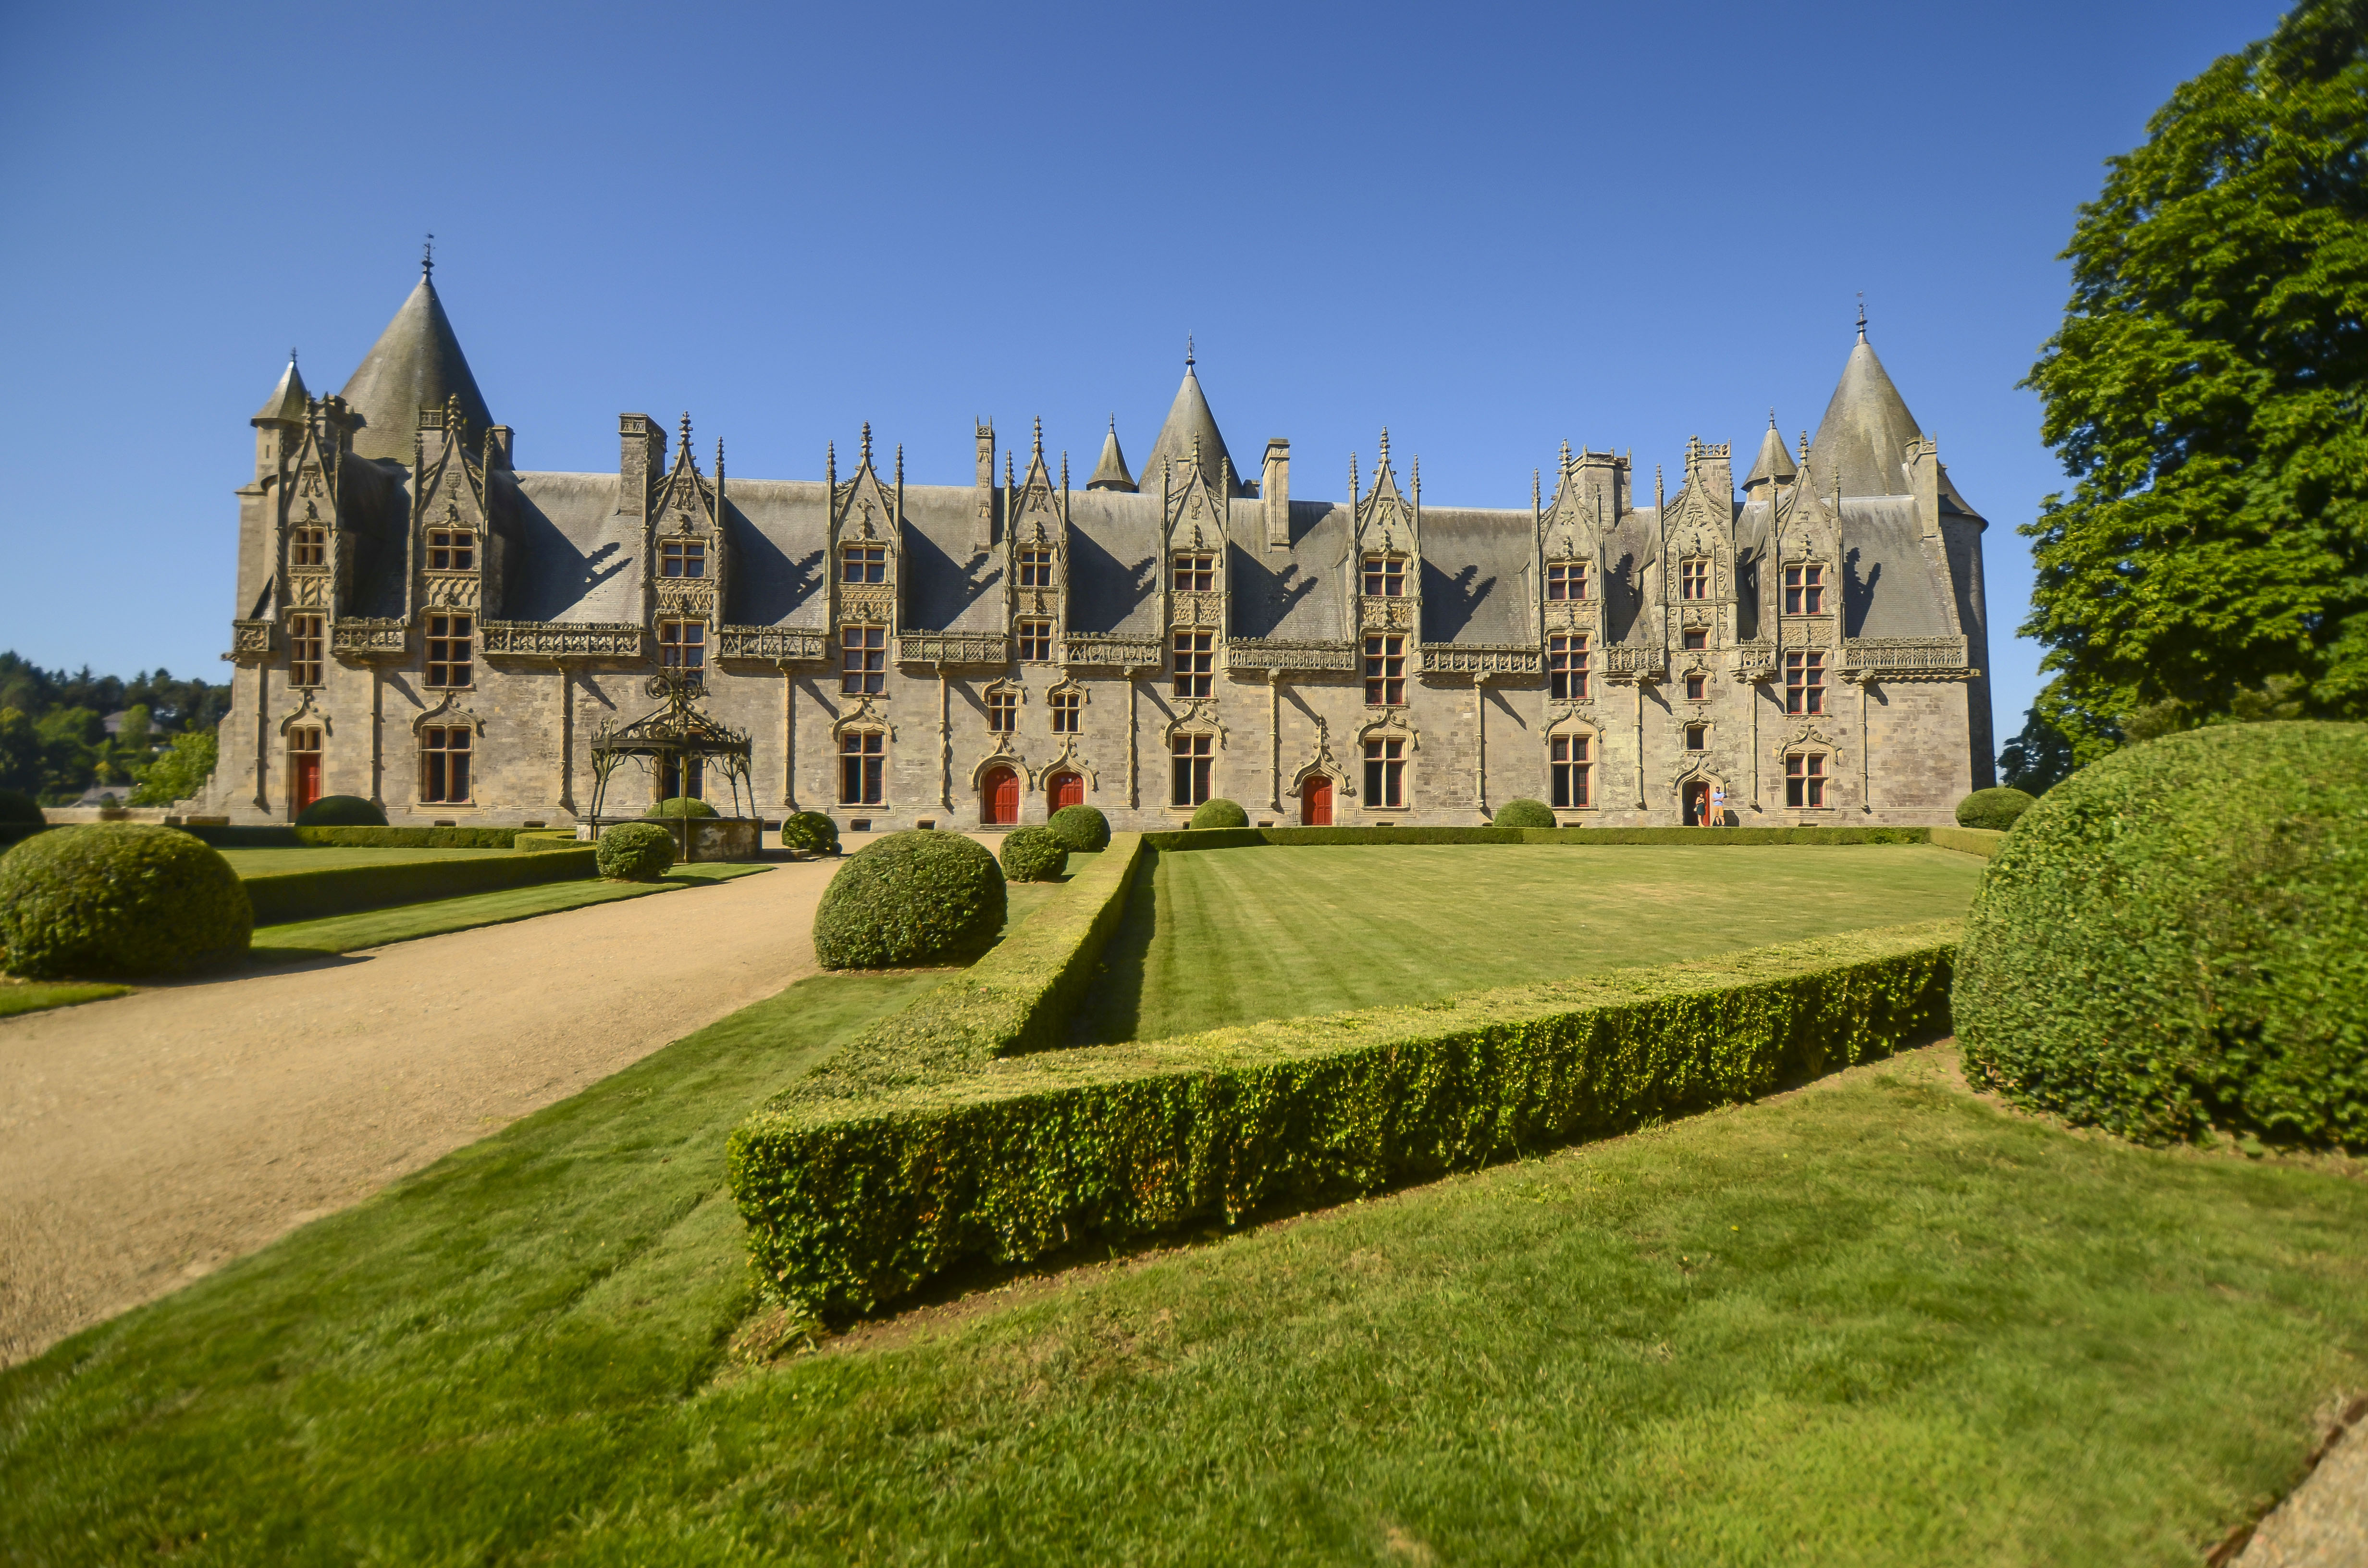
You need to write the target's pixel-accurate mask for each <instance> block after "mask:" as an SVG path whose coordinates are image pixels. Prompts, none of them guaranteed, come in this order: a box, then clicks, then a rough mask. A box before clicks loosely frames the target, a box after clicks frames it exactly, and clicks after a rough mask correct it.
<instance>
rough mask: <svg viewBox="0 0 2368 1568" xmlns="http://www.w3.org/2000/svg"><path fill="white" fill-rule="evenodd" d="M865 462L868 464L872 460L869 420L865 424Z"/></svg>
mask: <svg viewBox="0 0 2368 1568" xmlns="http://www.w3.org/2000/svg"><path fill="white" fill-rule="evenodd" d="M863 460H864V461H865V462H866V463H869V462H870V461H871V421H870V420H869V419H867V420H865V421H864V422H863Z"/></svg>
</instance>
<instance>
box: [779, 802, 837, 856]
mask: <svg viewBox="0 0 2368 1568" xmlns="http://www.w3.org/2000/svg"><path fill="white" fill-rule="evenodd" d="M781 847H782V848H784V849H803V850H804V851H805V852H806V853H807V854H809V855H836V854H837V853H838V824H837V823H835V822H833V821H831V820H830V818H828V817H826V816H825V815H823V814H822V812H794V813H792V814H791V815H790V816H788V817H786V818H784V819H783V820H782V823H781Z"/></svg>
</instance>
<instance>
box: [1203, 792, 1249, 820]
mask: <svg viewBox="0 0 2368 1568" xmlns="http://www.w3.org/2000/svg"><path fill="white" fill-rule="evenodd" d="M1249 824H1250V814H1249V812H1246V811H1244V810H1242V808H1241V802H1240V801H1228V800H1226V799H1225V798H1224V796H1223V795H1220V796H1218V797H1217V798H1216V799H1215V800H1213V801H1201V809H1200V810H1199V811H1197V812H1193V813H1192V825H1193V826H1194V827H1247V826H1249Z"/></svg>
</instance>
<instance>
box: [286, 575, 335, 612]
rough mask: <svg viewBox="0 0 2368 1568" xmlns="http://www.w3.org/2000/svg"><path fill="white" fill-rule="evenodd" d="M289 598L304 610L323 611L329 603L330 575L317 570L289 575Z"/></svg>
mask: <svg viewBox="0 0 2368 1568" xmlns="http://www.w3.org/2000/svg"><path fill="white" fill-rule="evenodd" d="M288 597H290V599H292V600H293V601H295V603H296V604H297V605H298V606H299V607H300V608H304V609H322V608H326V607H327V605H328V602H329V574H328V573H327V572H326V571H324V570H321V569H317V568H307V569H304V570H302V571H296V570H291V571H290V572H289V574H288Z"/></svg>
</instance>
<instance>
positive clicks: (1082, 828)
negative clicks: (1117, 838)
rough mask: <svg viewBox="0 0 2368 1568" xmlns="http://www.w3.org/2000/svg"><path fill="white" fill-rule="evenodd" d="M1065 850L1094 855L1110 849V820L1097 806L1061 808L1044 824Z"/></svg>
mask: <svg viewBox="0 0 2368 1568" xmlns="http://www.w3.org/2000/svg"><path fill="white" fill-rule="evenodd" d="M1044 825H1045V826H1046V827H1049V828H1051V829H1052V830H1053V837H1055V838H1057V839H1059V840H1060V841H1061V843H1062V846H1064V847H1065V848H1068V849H1071V850H1075V851H1077V852H1078V853H1081V854H1086V855H1094V854H1099V853H1100V852H1101V851H1102V850H1105V849H1107V848H1109V847H1110V818H1108V817H1106V816H1104V815H1102V812H1101V808H1100V807H1099V806H1063V807H1062V808H1061V809H1060V810H1059V811H1057V812H1053V815H1052V817H1051V818H1050V819H1049V820H1048V821H1047V822H1046V823H1045V824H1044Z"/></svg>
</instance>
